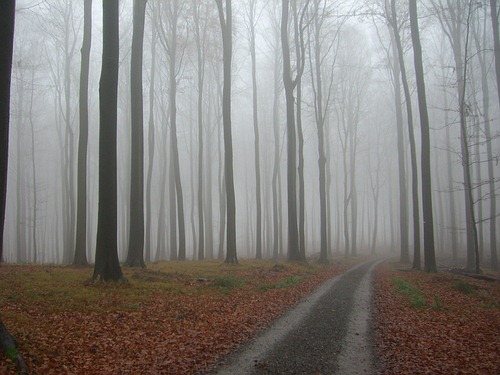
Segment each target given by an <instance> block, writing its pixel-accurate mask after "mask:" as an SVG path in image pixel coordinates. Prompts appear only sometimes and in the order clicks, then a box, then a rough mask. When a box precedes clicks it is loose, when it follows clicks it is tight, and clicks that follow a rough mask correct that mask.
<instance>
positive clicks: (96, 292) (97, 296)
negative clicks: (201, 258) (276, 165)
mask: <svg viewBox="0 0 500 375" xmlns="http://www.w3.org/2000/svg"><path fill="white" fill-rule="evenodd" d="M349 266H350V265H349V264H348V263H342V264H337V265H336V266H329V267H323V266H319V265H300V264H279V265H276V264H274V263H272V262H264V261H263V262H256V261H254V262H247V263H245V262H243V265H237V266H234V265H233V266H226V265H221V264H220V263H218V262H186V263H184V264H182V263H181V262H169V263H163V264H152V265H149V268H148V269H145V270H137V269H127V268H125V269H124V272H125V275H126V277H127V278H128V280H129V282H128V283H125V284H121V285H120V284H108V285H105V284H101V283H92V282H89V281H85V280H86V279H88V277H89V274H91V269H90V268H86V269H85V268H83V269H75V268H72V267H50V266H9V265H2V267H0V311H1V314H2V316H3V318H4V322H5V324H6V326H7V327H8V328H9V330H10V331H11V333H12V334H13V335H14V336H15V337H16V338H17V340H18V342H19V344H20V351H21V353H22V355H23V356H24V358H25V359H26V360H27V362H28V365H29V366H30V368H31V371H32V373H34V374H195V373H204V372H207V371H209V370H210V369H212V368H213V366H214V365H215V364H216V363H217V362H218V361H220V360H222V358H223V357H224V356H225V355H226V354H227V353H229V352H230V351H232V350H235V348H237V347H238V346H239V345H240V344H241V343H243V342H245V341H246V340H248V338H249V337H250V336H252V335H255V334H256V333H257V332H258V331H259V330H261V329H262V328H264V327H266V326H267V325H268V324H269V322H271V321H272V320H273V319H275V318H277V317H278V316H279V315H281V314H282V313H283V312H284V311H285V310H286V309H287V308H288V307H290V306H291V305H293V304H294V303H296V302H298V301H299V300H300V299H301V298H302V297H304V296H306V295H307V294H309V293H311V291H312V290H313V289H314V288H315V287H316V286H318V285H319V284H320V283H322V282H323V281H325V280H326V279H328V278H329V277H331V276H333V275H334V274H338V273H340V272H342V271H344V270H346V269H347V268H348V267H349ZM2 357H3V356H2ZM0 372H1V373H14V369H13V365H12V363H11V362H10V361H9V360H7V359H6V358H1V359H0Z"/></svg>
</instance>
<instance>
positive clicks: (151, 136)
mask: <svg viewBox="0 0 500 375" xmlns="http://www.w3.org/2000/svg"><path fill="white" fill-rule="evenodd" d="M151 29H152V32H151V33H152V36H151V79H150V83H149V121H148V171H147V177H146V223H145V244H144V250H145V251H144V258H145V261H146V262H150V261H151V259H152V251H151V249H152V244H151V235H152V230H151V219H152V217H151V185H152V180H153V166H154V155H155V116H154V97H155V82H156V41H157V37H158V35H157V31H156V13H155V12H153V19H152V22H151ZM158 230H160V228H158Z"/></svg>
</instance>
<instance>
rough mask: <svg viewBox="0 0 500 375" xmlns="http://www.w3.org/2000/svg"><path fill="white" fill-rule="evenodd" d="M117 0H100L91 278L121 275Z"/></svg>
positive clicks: (117, 276)
mask: <svg viewBox="0 0 500 375" xmlns="http://www.w3.org/2000/svg"><path fill="white" fill-rule="evenodd" d="M118 22H119V10H118V0H106V1H105V2H103V53H102V70H101V80H100V84H99V112H100V126H99V207H98V222H97V244H96V259H95V266H94V275H93V279H94V280H97V279H99V280H103V281H111V280H114V281H119V280H122V279H123V274H122V270H121V267H120V263H119V261H118V243H117V168H116V159H117V155H116V133H117V132H116V128H117V96H118V95H117V94H118V67H119V29H118V27H119V26H118Z"/></svg>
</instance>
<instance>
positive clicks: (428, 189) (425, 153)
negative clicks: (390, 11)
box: [409, 0, 437, 272]
mask: <svg viewBox="0 0 500 375" xmlns="http://www.w3.org/2000/svg"><path fill="white" fill-rule="evenodd" d="M409 12H410V25H411V39H412V44H413V55H414V64H415V75H416V79H417V93H418V105H419V109H420V128H421V133H422V160H421V168H422V206H423V214H424V269H425V271H427V272H437V266H436V256H435V252H434V219H433V215H432V185H431V152H430V151H431V149H430V135H429V115H428V112H427V99H426V95H425V81H424V69H423V64H422V47H421V45H420V34H419V30H418V17H417V2H416V0H410V5H409Z"/></svg>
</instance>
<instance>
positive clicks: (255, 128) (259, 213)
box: [249, 0, 262, 259]
mask: <svg viewBox="0 0 500 375" xmlns="http://www.w3.org/2000/svg"><path fill="white" fill-rule="evenodd" d="M255 4H256V1H255V0H253V1H252V2H251V4H250V12H249V15H250V20H249V23H250V55H251V58H252V102H253V103H252V104H253V131H254V138H255V143H254V147H255V149H254V150H255V151H254V157H255V186H256V188H255V201H256V204H257V207H256V239H255V240H256V244H255V245H256V246H255V257H256V258H257V259H262V202H261V201H262V198H261V187H260V185H261V183H260V144H259V141H260V140H259V121H258V106H257V61H256V56H255Z"/></svg>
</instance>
